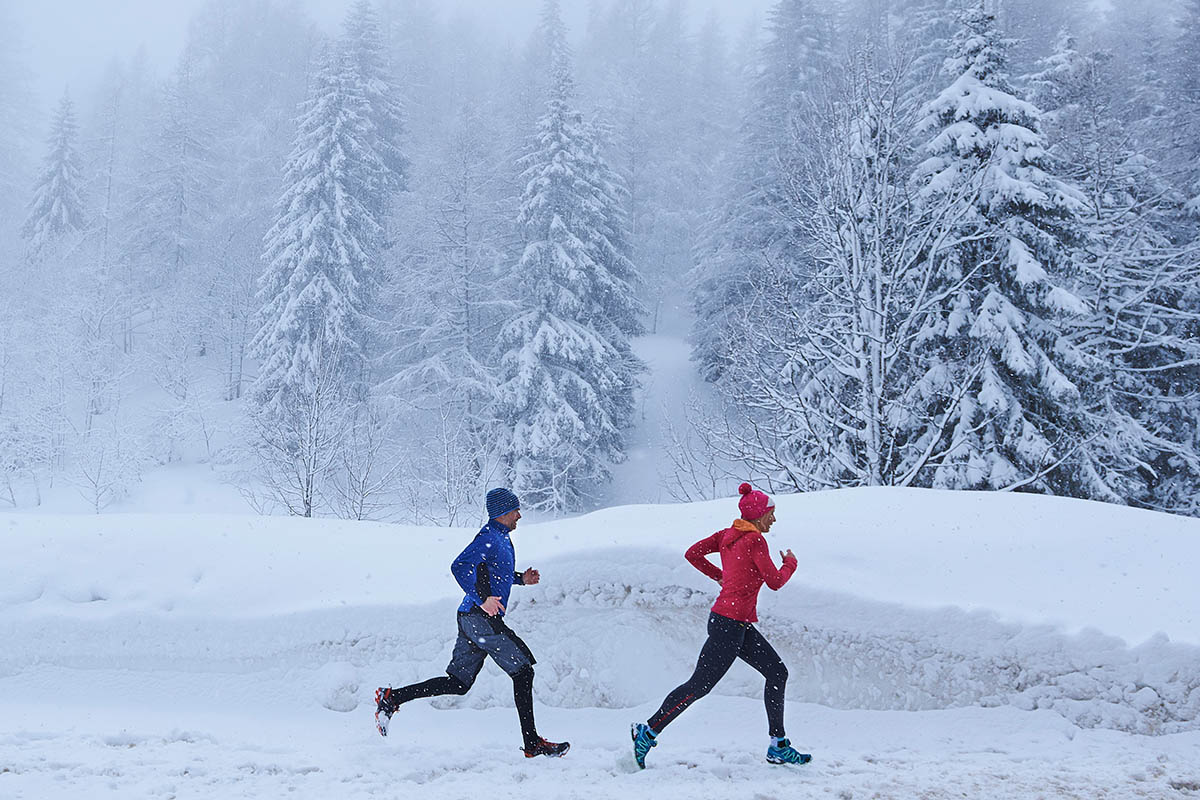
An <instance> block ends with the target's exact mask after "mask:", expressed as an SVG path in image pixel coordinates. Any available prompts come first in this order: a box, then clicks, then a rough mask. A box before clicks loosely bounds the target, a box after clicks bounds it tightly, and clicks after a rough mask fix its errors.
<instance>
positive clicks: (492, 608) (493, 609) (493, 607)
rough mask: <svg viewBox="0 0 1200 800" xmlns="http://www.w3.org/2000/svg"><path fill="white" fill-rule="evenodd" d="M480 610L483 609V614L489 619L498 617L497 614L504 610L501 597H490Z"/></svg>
mask: <svg viewBox="0 0 1200 800" xmlns="http://www.w3.org/2000/svg"><path fill="white" fill-rule="evenodd" d="M480 608H482V609H483V613H485V614H487V615H488V616H489V617H494V616H496V614H497V612H500V611H503V610H504V606H503V605H501V604H500V598H499V597H489V598H488V599H487V600H484V601H483V605H481V606H480Z"/></svg>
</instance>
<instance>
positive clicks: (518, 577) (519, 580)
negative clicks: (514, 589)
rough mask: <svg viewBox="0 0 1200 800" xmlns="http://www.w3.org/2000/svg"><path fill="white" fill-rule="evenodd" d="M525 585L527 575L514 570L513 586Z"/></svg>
mask: <svg viewBox="0 0 1200 800" xmlns="http://www.w3.org/2000/svg"><path fill="white" fill-rule="evenodd" d="M524 585H525V576H524V575H523V574H521V573H520V572H514V573H513V586H524Z"/></svg>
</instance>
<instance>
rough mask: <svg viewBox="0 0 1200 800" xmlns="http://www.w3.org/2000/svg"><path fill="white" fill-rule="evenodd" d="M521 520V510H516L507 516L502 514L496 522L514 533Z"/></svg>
mask: <svg viewBox="0 0 1200 800" xmlns="http://www.w3.org/2000/svg"><path fill="white" fill-rule="evenodd" d="M520 518H521V509H519V508H514V509H513V510H512V511H509V512H508V513H507V514H501V515H500V516H498V517H496V522H499V523H500V524H501V525H503V526H504V527H506V528H508V529H509V530H510V531H512V530H516V528H517V520H519V519H520Z"/></svg>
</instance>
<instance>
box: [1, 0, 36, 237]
mask: <svg viewBox="0 0 1200 800" xmlns="http://www.w3.org/2000/svg"><path fill="white" fill-rule="evenodd" d="M23 51H24V42H23V41H22V31H21V28H20V26H19V25H18V24H17V20H16V19H14V18H13V14H12V11H10V9H9V7H8V4H0V120H3V121H4V123H3V124H2V125H0V237H7V236H8V235H10V234H11V235H12V236H14V237H15V236H16V235H17V232H18V231H17V228H18V227H19V226H18V225H17V224H15V223H17V222H19V221H20V220H21V212H20V209H21V199H22V198H24V197H25V196H26V194H25V192H26V191H27V190H28V186H29V181H30V180H31V179H33V177H34V176H33V175H31V174H28V172H27V168H26V164H27V163H28V161H29V152H30V150H31V149H32V147H31V145H33V144H34V138H35V137H34V136H32V135H31V134H32V124H31V120H33V119H35V115H34V113H33V110H34V103H33V97H32V94H33V93H32V91H31V90H30V83H31V81H30V76H29V73H28V68H27V67H26V65H25V63H24V59H23ZM10 225H11V228H10V227H9V226H10ZM0 244H7V242H6V241H5V240H4V239H2V238H0ZM14 249H15V248H14Z"/></svg>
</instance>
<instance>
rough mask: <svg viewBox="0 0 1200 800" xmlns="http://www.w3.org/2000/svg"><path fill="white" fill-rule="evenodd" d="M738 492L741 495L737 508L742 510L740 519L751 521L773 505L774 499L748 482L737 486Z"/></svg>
mask: <svg viewBox="0 0 1200 800" xmlns="http://www.w3.org/2000/svg"><path fill="white" fill-rule="evenodd" d="M738 494H740V495H741V496H742V499H741V500H739V501H738V509H739V510H740V511H741V512H742V519H744V520H746V521H747V522H753V521H754V520H756V519H758V518H759V517H761V516H762V515H763V514H766V513H767V512H768V511H770V510H771V509H772V508H774V507H775V501H774V500H772V499H771V498H770V497H768V496H767V495H766V494H765V493H764V492H760V491H758V490H757V489H755V488H754V487H753V486H751V485H750V484H748V483H743V484H742V485H741V486H739V487H738Z"/></svg>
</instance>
